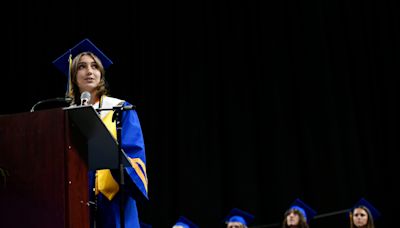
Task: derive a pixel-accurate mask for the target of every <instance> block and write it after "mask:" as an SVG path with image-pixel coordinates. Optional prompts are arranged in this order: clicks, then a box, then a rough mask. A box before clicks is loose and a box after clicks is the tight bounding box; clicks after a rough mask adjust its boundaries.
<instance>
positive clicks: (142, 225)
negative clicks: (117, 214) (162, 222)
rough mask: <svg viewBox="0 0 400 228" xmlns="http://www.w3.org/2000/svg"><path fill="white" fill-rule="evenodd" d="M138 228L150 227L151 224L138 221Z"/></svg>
mask: <svg viewBox="0 0 400 228" xmlns="http://www.w3.org/2000/svg"><path fill="white" fill-rule="evenodd" d="M140 228H152V226H151V225H150V224H147V223H144V222H140Z"/></svg>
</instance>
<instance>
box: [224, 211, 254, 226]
mask: <svg viewBox="0 0 400 228" xmlns="http://www.w3.org/2000/svg"><path fill="white" fill-rule="evenodd" d="M253 220H254V215H252V214H250V213H248V212H246V211H242V210H240V209H238V208H233V209H232V210H231V211H230V212H229V214H228V216H226V218H225V222H226V223H229V222H239V223H241V224H243V225H246V226H247V225H248V224H250V223H251V222H253Z"/></svg>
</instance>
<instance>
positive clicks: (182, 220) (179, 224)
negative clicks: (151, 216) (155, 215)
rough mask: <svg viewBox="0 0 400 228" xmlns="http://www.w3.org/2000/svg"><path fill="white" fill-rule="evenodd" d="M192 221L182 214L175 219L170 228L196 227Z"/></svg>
mask: <svg viewBox="0 0 400 228" xmlns="http://www.w3.org/2000/svg"><path fill="white" fill-rule="evenodd" d="M198 227H199V226H198V225H196V224H195V223H194V222H192V221H190V220H189V219H188V218H186V217H184V216H180V217H179V218H178V220H177V221H176V223H175V225H174V226H172V228H198Z"/></svg>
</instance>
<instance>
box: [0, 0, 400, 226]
mask: <svg viewBox="0 0 400 228" xmlns="http://www.w3.org/2000/svg"><path fill="white" fill-rule="evenodd" d="M5 10H6V11H9V13H8V14H2V16H1V21H2V36H3V42H4V43H3V58H4V59H5V61H4V60H3V63H5V64H4V65H3V73H2V87H3V89H2V91H1V95H2V97H3V105H2V108H1V114H12V113H18V112H27V111H29V110H30V108H31V107H32V105H34V104H35V103H36V102H38V101H40V100H43V99H48V98H53V97H63V96H64V92H65V86H66V78H65V77H64V76H63V75H62V73H60V72H58V71H57V70H56V69H55V67H54V66H53V65H52V61H53V60H54V59H56V58H57V57H58V56H60V55H61V54H63V53H64V52H65V51H67V50H68V49H69V48H71V47H72V46H74V45H75V44H76V43H78V42H79V41H80V40H82V39H84V38H89V39H90V40H91V41H92V42H93V43H95V44H96V45H97V46H98V47H100V48H101V49H102V51H103V52H104V53H105V54H106V55H107V56H109V57H110V58H111V59H112V60H113V62H114V64H113V65H112V66H111V67H110V68H109V69H108V71H107V73H106V77H107V80H108V82H109V84H110V88H111V94H112V95H113V96H115V97H118V98H123V99H126V100H128V101H130V102H131V103H133V104H135V105H136V106H137V112H138V114H139V117H140V120H141V124H142V128H143V132H144V136H145V142H146V152H147V172H148V179H149V196H150V200H149V201H148V202H140V203H139V208H140V217H141V219H142V220H143V221H144V222H146V223H149V224H152V225H153V226H154V227H172V225H173V224H174V222H175V221H176V219H177V218H178V217H179V216H180V215H184V216H186V217H188V218H190V219H191V220H193V221H194V222H195V223H197V224H198V225H200V226H201V227H224V223H223V222H224V218H225V216H226V215H227V214H228V212H229V210H230V209H231V208H233V207H238V208H240V209H243V210H246V211H248V212H250V213H252V214H254V215H255V221H254V223H253V225H254V226H261V225H270V227H273V225H274V224H278V225H277V226H275V227H278V226H279V225H280V223H281V221H282V220H283V213H284V211H285V210H286V209H287V208H288V206H289V204H290V203H292V201H294V200H295V199H296V198H300V199H302V200H303V201H305V202H307V203H308V204H309V205H310V206H311V207H313V208H314V209H315V210H316V211H317V212H318V214H319V217H317V218H315V219H313V220H311V221H310V223H311V226H312V227H325V228H326V227H346V226H348V224H349V221H348V214H347V213H346V211H344V210H346V209H348V208H350V207H352V205H353V204H354V203H355V202H356V201H358V199H359V198H361V197H365V198H366V199H367V200H369V201H370V202H371V203H373V204H374V205H375V206H376V207H377V208H378V209H379V210H380V211H381V213H382V217H381V218H380V219H379V220H377V221H376V223H377V226H378V227H385V226H388V225H389V224H390V223H391V222H392V221H391V220H392V218H394V216H395V212H396V211H392V208H393V207H394V206H396V205H398V200H397V199H396V197H397V194H398V193H397V191H396V188H395V182H396V181H397V180H398V172H397V160H396V159H395V158H396V157H397V155H396V152H397V151H398V111H397V108H398V107H397V106H398V98H397V96H398V95H397V87H398V81H399V80H398V75H399V72H398V62H399V55H398V52H399V46H400V41H399V40H400V32H399V16H398V15H399V13H398V12H399V3H397V2H396V1H328V0H320V1H238V0H233V1H232V0H229V1H228V0H226V1H222V0H221V1H160V2H154V1H130V2H129V1H127V2H115V3H113V2H111V3H107V4H106V5H103V4H99V3H93V2H81V1H66V2H59V1H39V2H24V1H14V2H12V3H9V6H8V8H7V9H5ZM391 205H393V207H391Z"/></svg>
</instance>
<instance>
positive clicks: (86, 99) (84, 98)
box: [81, 91, 91, 105]
mask: <svg viewBox="0 0 400 228" xmlns="http://www.w3.org/2000/svg"><path fill="white" fill-rule="evenodd" d="M90 97H91V95H90V93H89V92H88V91H85V92H83V93H82V94H81V105H88V104H89V101H90Z"/></svg>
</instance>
